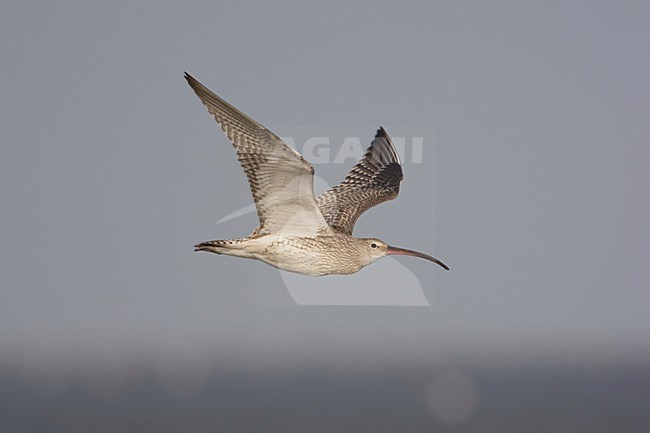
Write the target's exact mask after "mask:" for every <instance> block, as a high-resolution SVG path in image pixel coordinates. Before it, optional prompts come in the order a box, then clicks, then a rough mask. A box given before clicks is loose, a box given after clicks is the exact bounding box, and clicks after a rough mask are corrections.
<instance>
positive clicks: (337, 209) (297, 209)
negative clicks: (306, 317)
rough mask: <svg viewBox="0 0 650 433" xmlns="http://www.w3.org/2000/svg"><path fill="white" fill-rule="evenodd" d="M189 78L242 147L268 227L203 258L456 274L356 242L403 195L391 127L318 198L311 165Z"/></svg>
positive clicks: (306, 271)
mask: <svg viewBox="0 0 650 433" xmlns="http://www.w3.org/2000/svg"><path fill="white" fill-rule="evenodd" d="M185 78H186V79H187V82H188V83H189V85H190V87H192V89H193V90H194V92H195V93H196V94H197V96H198V97H199V99H200V100H201V102H203V104H204V105H205V106H206V107H207V109H208V111H209V112H210V114H212V116H213V117H214V118H215V120H216V121H217V123H218V124H219V125H220V126H221V129H222V130H223V132H225V134H226V135H227V136H228V138H229V139H230V141H231V142H232V144H233V146H234V147H235V150H236V151H237V159H238V160H239V162H240V164H241V166H242V168H243V170H244V172H245V173H246V176H247V177H248V183H249V185H250V189H251V192H252V193H253V200H254V201H255V207H256V208H257V216H258V217H259V221H260V225H259V227H257V228H256V229H255V231H253V233H251V234H250V235H249V236H247V237H244V238H237V239H225V240H213V241H207V242H201V243H200V244H197V245H195V247H194V250H195V251H207V252H211V253H216V254H227V255H230V256H236V257H244V258H248V259H257V260H261V261H263V262H264V263H267V264H269V265H271V266H274V267H276V268H279V269H282V270H285V271H290V272H295V273H298V274H303V275H314V276H319V275H331V274H353V273H355V272H357V271H359V270H360V269H361V268H363V267H364V266H367V265H369V264H371V263H373V262H374V261H376V260H378V259H380V258H382V257H384V256H387V255H406V256H414V257H421V258H423V259H427V260H430V261H432V262H434V263H437V264H438V265H440V266H442V267H443V268H444V269H446V270H449V268H448V267H447V265H445V264H444V263H442V262H441V261H440V260H438V259H436V258H433V257H431V256H430V255H427V254H423V253H420V252H417V251H412V250H407V249H404V248H398V247H394V246H390V245H388V244H387V243H385V242H384V241H382V240H380V239H375V238H356V237H354V236H352V230H353V229H354V224H355V223H356V221H357V219H358V218H359V216H360V215H361V214H362V213H363V212H365V211H366V210H368V209H370V208H371V207H373V206H375V205H377V204H379V203H382V202H384V201H387V200H391V199H394V198H395V197H397V194H398V193H399V187H400V182H401V181H402V178H403V175H402V167H401V163H400V160H399V156H398V155H397V151H396V150H395V146H394V145H393V143H392V142H391V139H390V137H389V136H388V134H387V133H386V131H385V130H384V128H381V127H380V128H379V130H378V131H377V133H376V135H375V138H374V140H373V141H372V143H371V144H370V147H369V148H368V150H367V151H366V153H365V155H364V156H363V158H362V159H361V160H360V161H359V162H358V163H357V164H356V165H355V166H354V167H353V168H352V170H351V171H350V173H349V174H348V175H347V176H346V178H345V179H344V180H343V182H341V183H340V184H339V185H337V186H335V187H333V188H331V189H330V190H328V191H326V192H324V193H323V194H321V195H320V196H319V197H315V196H314V189H313V184H314V167H313V166H312V165H311V164H310V163H309V162H308V161H306V160H305V159H304V158H303V157H302V156H301V155H300V154H299V153H298V152H297V151H295V150H294V149H292V148H291V147H290V146H289V145H287V144H286V143H285V142H284V141H283V140H282V139H280V137H278V136H277V135H275V134H274V133H272V132H271V131H269V130H268V129H266V128H265V127H264V126H262V125H261V124H259V123H258V122H256V121H255V120H253V119H251V118H250V117H248V116H247V115H245V114H244V113H242V112H241V111H239V110H238V109H236V108H235V107H233V106H232V105H230V104H229V103H227V102H226V101H224V100H223V99H221V98H220V97H219V96H217V95H215V94H214V93H213V92H211V91H210V90H209V89H208V88H207V87H205V86H204V85H202V84H201V83H199V82H198V81H197V80H196V79H194V78H193V77H192V76H191V75H189V74H188V73H185Z"/></svg>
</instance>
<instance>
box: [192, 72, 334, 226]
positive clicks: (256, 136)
mask: <svg viewBox="0 0 650 433" xmlns="http://www.w3.org/2000/svg"><path fill="white" fill-rule="evenodd" d="M185 78H186V79H187V82H188V83H189V85H190V87H192V89H193V90H194V92H196V94H197V96H198V97H199V99H201V102H203V104H204V105H205V106H206V107H207V109H208V111H209V112H210V114H212V116H213V117H214V118H215V120H216V121H217V123H219V125H220V126H221V129H222V130H223V131H224V132H225V133H226V135H227V136H228V138H229V139H230V141H231V142H232V144H233V146H234V147H235V149H236V150H237V158H238V159H239V162H240V163H241V166H242V168H243V170H244V172H245V173H246V176H247V177H248V183H249V185H250V188H251V192H252V193H253V199H254V200H255V206H256V207H257V215H258V217H259V220H260V227H259V228H258V229H257V230H256V232H255V233H256V234H268V233H278V232H285V233H293V234H297V235H303V236H315V235H316V234H318V233H322V232H324V231H329V230H330V229H329V226H328V225H327V222H326V221H325V219H324V218H323V215H322V214H321V212H320V210H319V208H318V205H317V204H316V199H315V197H314V189H313V183H314V168H313V167H312V166H311V164H309V162H307V161H305V159H304V158H303V157H302V156H301V155H300V154H299V153H298V152H296V151H295V150H294V149H292V148H291V147H290V146H289V145H287V144H286V143H285V142H284V141H282V140H281V139H280V138H279V137H278V136H276V135H275V134H273V133H272V132H271V131H269V130H268V129H266V128H265V127H264V126H262V125H261V124H259V123H258V122H256V121H255V120H253V119H251V118H250V117H248V116H247V115H245V114H244V113H242V112H241V111H239V110H237V109H236V108H235V107H233V106H232V105H230V104H229V103H227V102H226V101H224V100H223V99H221V98H220V97H219V96H217V95H215V94H214V93H213V92H211V91H210V90H209V89H208V88H207V87H205V86H203V85H202V84H201V83H199V82H198V81H197V80H196V79H194V78H193V77H192V76H190V75H189V74H187V73H186V74H185Z"/></svg>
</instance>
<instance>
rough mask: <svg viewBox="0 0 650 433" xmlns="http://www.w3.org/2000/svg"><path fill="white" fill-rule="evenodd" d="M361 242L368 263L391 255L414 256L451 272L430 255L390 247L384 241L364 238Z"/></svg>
mask: <svg viewBox="0 0 650 433" xmlns="http://www.w3.org/2000/svg"><path fill="white" fill-rule="evenodd" d="M359 241H361V248H362V251H363V252H364V255H365V256H366V257H368V259H369V261H368V263H372V262H374V261H375V260H379V259H381V258H382V257H384V256H391V255H400V256H413V257H420V258H422V259H426V260H429V261H432V262H433V263H436V264H438V265H440V266H442V267H443V268H445V269H446V270H449V267H448V266H447V265H445V264H444V263H442V262H441V261H440V260H438V259H436V258H435V257H431V256H430V255H428V254H424V253H420V252H418V251H413V250H407V249H405V248H398V247H393V246H390V245H388V244H387V243H386V242H384V241H382V240H381V239H374V238H362V239H359Z"/></svg>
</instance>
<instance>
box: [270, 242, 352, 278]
mask: <svg viewBox="0 0 650 433" xmlns="http://www.w3.org/2000/svg"><path fill="white" fill-rule="evenodd" d="M259 259H260V260H262V261H263V262H265V263H267V264H269V265H271V266H274V267H276V268H278V269H282V270H284V271H289V272H295V273H298V274H303V275H313V276H319V275H330V274H352V273H354V272H357V271H358V270H359V269H361V267H362V266H357V265H356V264H355V260H351V258H350V257H347V256H346V255H345V254H344V253H343V252H342V251H340V250H336V249H328V248H324V247H323V246H322V245H320V243H319V242H317V241H316V240H312V239H311V238H298V239H284V240H280V241H275V242H273V243H271V244H270V245H269V246H268V247H267V248H266V249H265V252H264V254H263V255H262V256H261V257H259Z"/></svg>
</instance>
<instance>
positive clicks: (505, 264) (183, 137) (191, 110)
mask: <svg viewBox="0 0 650 433" xmlns="http://www.w3.org/2000/svg"><path fill="white" fill-rule="evenodd" d="M1 9H2V13H0V54H1V58H2V62H0V74H1V75H2V78H3V79H2V84H1V85H0V99H1V100H2V104H1V105H0V110H1V112H0V124H1V127H0V203H2V225H1V227H0V241H1V242H0V245H1V248H0V295H1V297H2V302H0V348H7V350H6V351H4V354H5V355H4V356H8V355H7V354H16V356H18V357H20V356H22V353H23V352H24V351H29V350H37V349H34V348H38V347H39V346H40V345H43V344H44V342H57V344H58V343H61V344H63V345H64V346H65V347H70V348H73V349H74V348H76V349H79V350H82V349H83V348H84V347H87V346H88V345H89V346H91V347H98V348H104V349H106V348H110V347H123V346H126V347H131V346H138V347H140V348H144V349H145V350H151V351H153V352H156V351H158V350H159V349H160V347H164V346H165V345H167V344H169V341H175V339H181V340H183V339H187V338H188V336H191V337H192V338H194V339H196V340H197V341H198V342H199V344H204V345H205V346H209V347H214V348H217V349H215V350H216V351H217V352H218V351H219V350H220V349H219V348H224V350H223V351H222V352H225V353H227V358H228V359H229V360H231V361H233V362H239V361H241V360H242V359H243V360H247V362H251V363H252V364H255V362H259V363H261V364H264V363H265V362H269V363H272V362H273V361H272V360H273V359H279V360H280V361H284V360H285V357H286V359H291V360H292V362H294V363H297V364H298V365H301V364H300V363H301V362H303V361H304V360H305V359H307V358H309V357H313V358H315V359H321V360H323V359H325V361H323V363H325V364H326V363H327V359H329V358H328V356H330V357H335V358H336V360H335V361H333V362H341V363H344V362H345V361H342V360H341V357H343V358H344V359H346V360H347V359H348V358H349V359H352V360H356V361H357V362H360V363H361V364H363V363H365V362H374V361H376V359H377V357H376V355H377V354H381V355H382V356H384V357H387V358H390V357H403V358H410V354H414V353H426V354H429V355H431V356H433V354H436V353H440V352H441V351H445V350H446V351H449V352H450V353H456V352H454V351H457V352H458V353H464V352H467V351H479V352H480V353H482V354H483V355H484V356H492V357H495V358H496V359H508V357H509V356H526V357H530V358H535V357H537V356H549V357H553V356H555V357H558V358H559V359H560V360H561V361H562V362H564V361H567V362H568V360H571V359H583V358H584V359H587V358H592V359H593V355H594V354H596V355H597V357H596V358H600V359H603V357H604V358H607V356H610V355H611V356H614V355H613V354H614V353H616V354H617V355H616V356H620V357H623V358H625V357H633V356H637V355H638V351H639V350H641V349H643V350H645V349H647V347H648V346H647V342H648V338H649V337H650V331H649V330H650V327H649V326H648V319H647V312H648V309H649V308H650V295H649V293H650V292H649V291H648V289H649V287H648V281H650V271H649V270H648V269H649V268H648V266H647V264H646V263H645V262H646V259H647V257H648V253H650V247H649V246H650V234H649V233H650V230H648V223H647V221H648V210H649V209H648V208H649V206H650V205H649V201H648V197H647V185H648V182H649V181H650V177H649V175H648V172H647V167H648V162H649V160H650V158H649V156H650V150H649V149H650V147H649V146H648V144H649V143H648V137H650V126H649V125H650V121H649V120H650V119H649V115H650V107H649V105H648V101H650V85H649V82H648V76H650V55H649V54H650V53H648V48H647V47H648V44H647V41H648V38H649V37H650V31H649V30H648V26H647V17H648V16H649V13H650V10H649V9H650V6H649V5H648V4H645V3H643V2H622V3H621V2H619V3H616V4H613V3H604V4H595V3H591V2H558V3H552V4H549V3H547V2H536V3H533V4H531V3H530V2H525V3H520V2H489V3H484V2H481V3H474V4H473V3H469V2H444V3H432V2H413V3H409V4H404V5H400V6H396V5H395V4H393V3H388V2H386V3H383V4H382V3H371V2H357V3H353V4H351V5H346V6H343V5H335V4H325V3H324V2H322V3H321V4H318V5H310V6H307V5H306V4H303V3H302V2H280V3H271V2H262V1H260V2H252V3H246V4H242V2H228V3H218V2H195V3H193V4H192V5H191V6H190V5H187V4H182V3H174V2H136V3H133V2H89V3H83V2H66V1H63V2H18V1H10V2H5V3H4V5H3V6H2V8H1ZM184 70H187V71H188V72H190V73H192V74H193V75H194V76H195V77H196V78H198V79H199V80H201V81H202V82H203V83H204V84H206V85H207V86H208V87H210V88H211V89H213V90H214V91H215V92H217V93H218V94H220V95H221V96H223V97H224V98H226V99H227V100H229V101H230V102H232V103H233V104H235V105H236V106H237V107H238V108H240V109H242V110H243V111H244V112H246V113H247V114H249V115H251V116H252V117H254V118H255V119H257V120H259V121H260V122H261V123H263V124H264V125H265V126H267V127H269V128H270V129H271V130H273V131H274V132H276V133H277V134H278V135H287V134H288V133H290V131H291V130H292V128H293V130H295V128H300V130H301V131H305V130H311V131H312V135H313V136H328V134H333V132H332V131H334V130H337V131H338V129H337V128H340V127H342V126H344V127H345V126H348V127H355V126H358V125H371V126H369V127H368V130H367V131H366V137H367V139H368V142H369V141H370V139H371V138H372V135H373V134H374V129H375V128H376V127H378V126H379V125H380V124H382V125H384V126H385V127H387V129H388V131H389V133H390V132H391V128H393V129H399V130H400V131H408V128H409V127H410V126H412V127H413V128H432V129H433V130H434V131H435V139H434V140H432V141H430V142H429V143H428V145H427V147H425V148H424V151H423V163H422V164H405V167H404V172H405V180H404V183H403V187H402V192H401V194H400V197H399V198H398V200H396V201H394V202H390V203H388V204H384V205H382V206H381V207H378V208H375V209H373V210H371V211H370V212H368V213H367V214H366V215H364V216H363V217H362V218H361V219H360V221H359V223H358V225H357V229H356V234H358V235H360V236H376V237H380V238H382V239H385V240H386V241H388V242H391V243H395V244H396V245H399V246H403V247H407V248H413V249H418V250H422V251H427V252H429V253H431V254H433V255H435V256H436V257H438V258H440V259H442V260H443V261H445V262H446V263H448V264H449V265H450V266H451V268H452V271H451V272H447V273H445V272H443V271H441V270H440V269H439V268H438V267H436V266H433V265H431V264H430V263H427V262H425V261H418V260H415V259H413V260H408V259H403V260H400V262H401V263H403V264H405V265H406V266H407V267H408V268H409V269H411V270H412V271H413V272H414V273H415V275H416V276H417V277H418V278H419V280H420V281H421V282H422V284H423V286H424V288H425V293H426V294H427V296H428V297H430V298H431V299H433V298H434V297H435V302H434V305H433V307H430V308H389V307H385V308H384V307H382V308H340V307H319V308H304V307H298V306H292V305H291V302H290V301H291V300H290V298H289V295H288V293H287V292H286V290H285V288H284V287H283V283H282V279H281V278H280V275H279V273H278V271H277V270H275V269H273V268H271V267H268V266H266V265H264V264H262V263H258V262H253V261H247V260H238V259H234V258H229V257H217V256H215V255H208V254H195V253H193V252H192V245H193V244H194V243H196V242H199V241H203V240H208V239H218V238H224V237H229V236H234V235H244V234H247V233H248V232H249V231H250V230H252V229H253V228H254V227H255V225H256V220H255V216H254V215H247V216H246V217H243V218H241V219H237V220H233V221H229V222H227V223H224V224H222V225H217V226H214V225H213V223H214V221H216V220H218V219H219V218H221V217H222V216H224V215H226V214H228V213H230V212H232V211H234V210H237V209H239V208H241V207H243V206H246V205H247V204H249V203H250V202H251V196H250V193H249V191H248V187H247V184H246V181H245V178H244V176H243V174H242V172H241V169H240V168H239V165H238V164H237V163H236V159H235V155H234V151H233V149H232V148H231V147H230V145H229V144H228V142H227V140H226V139H225V137H224V136H223V134H222V133H221V132H220V131H219V129H218V127H217V125H216V124H215V123H214V122H213V121H212V119H211V118H210V117H209V115H208V114H207V113H206V111H205V109H204V107H202V106H201V104H200V103H199V101H198V99H197V98H196V97H195V96H194V94H193V92H192V91H191V89H190V88H189V87H188V86H187V84H186V83H185V80H184V79H183V71H184ZM351 165H352V163H351V162H348V164H345V165H326V164H320V165H317V166H316V169H317V173H318V174H320V175H321V176H323V177H324V178H325V179H326V180H327V181H328V182H329V183H331V184H333V183H335V182H338V181H339V180H340V179H341V178H342V177H343V176H344V175H345V173H346V172H347V170H348V169H349V168H350V166H351ZM381 266H382V262H381V261H379V262H377V263H375V264H374V265H372V266H371V267H369V268H367V271H368V272H372V269H373V267H381ZM434 280H435V289H434V287H433V281H434ZM332 281H333V282H335V281H337V280H336V279H333V280H332ZM333 284H334V283H333ZM377 284H382V281H381V280H377ZM434 295H435V296H434ZM269 300H271V302H269ZM274 303H275V304H279V306H272V305H271V304H274ZM406 336H407V337H406ZM395 347H398V348H399V350H395V349H394V348H395ZM296 354H298V355H296ZM333 354H335V355H333ZM338 354H343V355H338ZM643 355H644V356H647V355H648V354H647V351H645V352H643ZM224 356H225V355H224ZM274 357H275V358H274ZM252 358H255V359H257V360H262V359H266V360H269V359H270V361H254V360H252ZM280 361H278V362H280ZM312 361H313V360H312ZM304 362H306V361H304Z"/></svg>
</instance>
